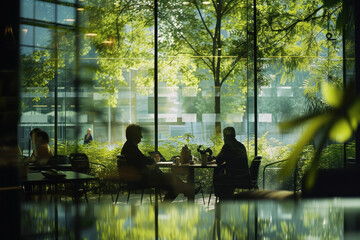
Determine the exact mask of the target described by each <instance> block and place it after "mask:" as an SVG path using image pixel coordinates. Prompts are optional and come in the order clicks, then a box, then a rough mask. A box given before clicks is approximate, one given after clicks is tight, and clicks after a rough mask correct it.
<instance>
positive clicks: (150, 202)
mask: <svg viewBox="0 0 360 240" xmlns="http://www.w3.org/2000/svg"><path fill="white" fill-rule="evenodd" d="M151 190H152V189H151V188H150V189H149V193H150V194H149V195H150V204H152V199H151ZM155 194H156V193H155Z"/></svg>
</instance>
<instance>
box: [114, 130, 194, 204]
mask: <svg viewBox="0 0 360 240" xmlns="http://www.w3.org/2000/svg"><path fill="white" fill-rule="evenodd" d="M141 138H142V133H141V127H140V126H139V125H137V124H130V125H129V126H128V127H127V128H126V142H125V144H124V146H123V148H122V150H121V155H123V156H124V157H125V159H126V161H127V163H128V164H129V165H132V166H134V167H135V169H137V171H139V173H140V174H141V180H140V181H141V182H142V183H143V184H144V185H145V186H149V187H157V188H160V189H163V190H165V191H167V193H166V195H165V197H164V200H165V201H173V200H174V199H175V198H176V197H177V195H178V194H179V193H183V194H184V195H185V196H187V197H188V196H190V195H191V194H192V191H194V190H193V188H192V187H191V185H190V184H187V183H184V182H182V181H181V180H180V179H178V178H177V177H176V176H175V175H174V174H171V173H163V172H161V171H160V170H158V169H156V168H154V167H153V166H151V165H154V164H155V163H156V161H159V159H157V160H156V161H155V160H154V159H152V158H150V157H147V156H145V155H144V154H143V153H142V152H141V151H140V150H139V148H138V144H139V143H140V142H141Z"/></svg>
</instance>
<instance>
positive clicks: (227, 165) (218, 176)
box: [214, 127, 250, 198]
mask: <svg viewBox="0 0 360 240" xmlns="http://www.w3.org/2000/svg"><path fill="white" fill-rule="evenodd" d="M235 136H236V134H235V129H234V128H233V127H226V128H224V130H223V137H224V146H223V147H222V149H221V151H220V153H219V155H218V156H217V157H216V163H217V165H219V167H218V168H217V169H216V170H215V171H214V190H215V195H216V196H219V197H220V198H231V197H232V195H233V193H234V190H235V189H234V187H231V186H227V185H225V186H224V185H221V184H222V183H227V182H230V181H231V179H232V176H234V174H235V172H236V170H248V169H249V165H248V158H247V154H246V148H245V146H244V145H243V144H242V143H241V142H239V141H238V140H236V138H235ZM247 177H250V175H248V176H247Z"/></svg>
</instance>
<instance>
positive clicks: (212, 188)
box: [208, 185, 216, 206]
mask: <svg viewBox="0 0 360 240" xmlns="http://www.w3.org/2000/svg"><path fill="white" fill-rule="evenodd" d="M213 190H214V185H212V186H211V189H210V194H209V200H208V206H209V205H210V200H211V194H212V191H213ZM215 202H216V200H215Z"/></svg>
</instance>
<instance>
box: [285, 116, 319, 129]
mask: <svg viewBox="0 0 360 240" xmlns="http://www.w3.org/2000/svg"><path fill="white" fill-rule="evenodd" d="M317 115H318V114H314V113H310V114H307V115H304V116H300V117H297V118H294V119H292V120H289V121H285V122H281V123H280V124H279V128H280V131H286V130H289V129H291V128H294V127H298V126H299V125H302V124H305V122H307V121H308V120H310V119H312V118H315V117H317Z"/></svg>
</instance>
